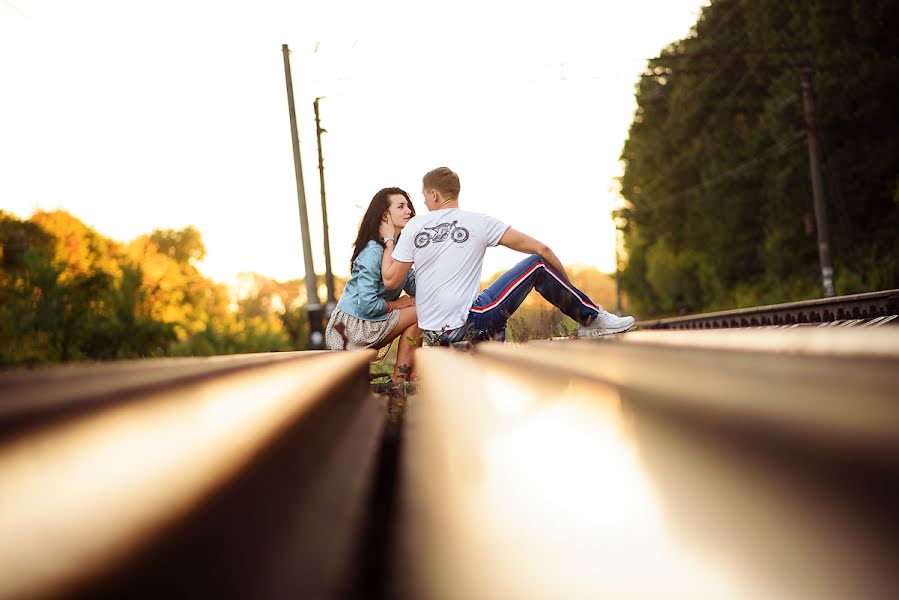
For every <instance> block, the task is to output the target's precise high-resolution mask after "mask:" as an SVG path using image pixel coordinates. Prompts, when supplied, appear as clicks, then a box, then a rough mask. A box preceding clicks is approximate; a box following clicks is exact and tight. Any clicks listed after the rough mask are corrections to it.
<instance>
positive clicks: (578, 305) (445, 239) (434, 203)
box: [381, 167, 634, 346]
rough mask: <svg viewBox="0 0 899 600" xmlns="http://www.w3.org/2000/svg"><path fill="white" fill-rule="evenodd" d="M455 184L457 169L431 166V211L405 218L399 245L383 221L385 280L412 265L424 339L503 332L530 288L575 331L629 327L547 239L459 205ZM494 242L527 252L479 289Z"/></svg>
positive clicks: (425, 183)
mask: <svg viewBox="0 0 899 600" xmlns="http://www.w3.org/2000/svg"><path fill="white" fill-rule="evenodd" d="M459 191H460V184H459V176H458V175H456V174H455V173H454V172H453V171H451V170H450V169H448V168H446V167H440V168H438V169H434V170H433V171H430V172H429V173H427V174H426V175H425V176H424V178H423V179H422V194H423V195H424V202H425V206H426V207H427V208H428V210H429V211H430V212H429V213H428V214H423V215H418V216H415V217H413V218H412V219H411V220H410V221H409V222H408V223H406V226H405V228H404V229H403V233H402V236H401V237H400V241H399V244H397V245H396V247H394V243H395V242H394V239H393V234H392V232H393V225H392V223H389V216H388V222H386V223H384V224H383V227H382V236H383V237H384V242H385V246H386V250H385V251H384V256H383V258H382V260H381V276H382V278H383V279H384V285H385V286H386V287H387V288H388V289H393V288H396V287H397V286H399V284H400V283H402V282H403V281H404V278H405V277H406V274H407V273H408V272H409V269H410V267H411V266H412V264H413V263H414V264H415V279H416V287H417V294H418V296H417V299H416V308H417V311H418V324H419V327H420V328H421V329H422V331H423V332H424V339H425V342H426V343H427V344H428V345H440V346H445V345H449V344H451V343H453V342H459V341H463V340H469V341H481V340H488V339H493V340H502V339H505V331H506V322H507V321H508V319H509V317H510V316H511V315H512V313H514V312H515V310H516V309H517V308H518V307H519V306H520V305H521V303H522V302H523V301H524V299H525V297H526V296H527V295H528V293H529V292H530V291H531V290H532V289H536V290H537V291H538V292H539V293H540V294H541V295H542V296H543V297H544V298H546V299H547V300H548V301H549V302H551V303H552V304H554V305H555V306H557V307H558V308H559V310H561V311H562V312H563V313H565V314H566V315H568V316H569V317H571V318H572V319H574V320H575V321H577V322H578V323H580V324H581V325H582V327H580V328H579V329H578V335H580V336H593V335H606V334H611V333H621V332H624V331H627V330H628V329H630V328H631V327H633V326H634V318H633V317H618V316H616V315H613V314H611V313H608V312H606V311H605V310H603V309H602V307H600V306H598V305H596V304H594V303H593V302H592V301H591V300H590V299H589V298H588V297H587V295H586V294H584V293H583V292H581V291H580V290H578V289H577V288H575V287H574V286H573V285H572V284H571V282H570V281H569V280H568V275H567V274H566V273H565V267H563V266H562V263H561V261H559V258H558V257H557V256H556V255H555V253H554V252H553V251H552V250H550V249H549V247H548V246H546V245H545V244H542V243H540V242H538V241H537V240H535V239H534V238H532V237H530V236H527V235H525V234H523V233H521V232H520V231H516V230H515V229H512V228H511V227H509V226H508V225H506V224H505V223H503V222H502V221H499V220H498V219H494V218H493V217H489V216H487V215H483V214H480V213H474V212H469V211H466V210H462V209H461V208H459ZM497 244H499V245H502V246H506V247H507V248H511V249H513V250H517V251H519V252H524V253H526V254H530V255H531V256H530V257H528V258H526V259H524V260H523V261H521V262H520V263H518V264H517V265H515V266H514V267H512V268H511V269H510V270H509V271H508V272H506V273H505V274H503V275H502V276H501V277H499V279H497V280H496V281H495V282H493V283H492V284H491V285H490V287H488V288H487V289H486V290H485V291H484V292H482V293H481V294H478V288H479V286H480V279H481V267H482V265H483V262H484V252H485V251H486V249H487V247H489V246H496V245H497Z"/></svg>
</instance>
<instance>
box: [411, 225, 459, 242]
mask: <svg viewBox="0 0 899 600" xmlns="http://www.w3.org/2000/svg"><path fill="white" fill-rule="evenodd" d="M456 223H458V221H453V222H452V223H440V224H438V225H435V226H434V227H425V231H420V232H418V234H416V236H415V239H414V240H413V241H414V242H415V247H416V248H424V247H425V246H427V245H428V244H430V243H431V242H434V243H435V244H439V243H440V242H443V241H446V238H447V237H449V238H451V239H452V240H453V241H454V242H456V243H457V244H464V243H465V242H466V241H467V240H468V230H467V229H465V228H464V227H461V226H457V225H456ZM428 232H432V233H428Z"/></svg>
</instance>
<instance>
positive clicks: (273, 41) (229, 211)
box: [0, 0, 707, 283]
mask: <svg viewBox="0 0 899 600" xmlns="http://www.w3.org/2000/svg"><path fill="white" fill-rule="evenodd" d="M705 4H707V1H705V0H627V1H625V0H619V1H616V2H611V1H605V0H593V1H589V0H584V1H581V0H556V2H553V3H551V4H550V3H546V2H541V3H537V2H529V1H522V0H518V1H515V2H511V1H505V0H478V1H470V0H456V1H454V2H444V3H437V2H430V1H423V0H399V1H396V0H394V1H382V2H377V3H375V2H365V1H361V0H360V1H355V0H354V1H342V2H341V1H331V2H328V1H318V2H312V1H310V0H294V1H292V2H290V1H282V0H259V1H257V2H252V3H251V2H246V1H244V2H232V1H229V0H209V1H207V0H178V1H172V0H154V1H153V2H145V1H127V2H126V1H122V0H79V1H78V2H71V1H67V0H0V209H2V210H5V211H9V212H12V213H13V214H15V215H17V216H19V217H20V218H25V217H28V216H30V215H31V214H32V213H33V212H34V211H35V210H53V209H57V208H61V209H65V210H68V211H69V212H71V213H73V214H74V215H75V216H76V217H78V218H79V219H81V220H82V221H84V222H85V223H86V224H88V225H89V226H91V227H93V228H95V229H96V230H98V231H99V232H100V233H101V234H103V235H105V236H107V237H111V238H113V239H117V240H120V241H127V240H130V239H133V238H135V237H137V236H139V235H141V234H144V233H150V232H151V231H152V230H153V229H157V228H159V229H180V228H182V227H186V226H188V225H193V226H195V227H196V228H197V229H199V230H200V232H201V233H202V236H203V240H204V243H205V245H206V250H207V256H206V258H205V260H204V261H203V262H202V263H201V265H200V268H201V270H202V271H203V272H204V273H205V274H206V275H207V276H210V277H212V278H213V279H215V280H217V281H220V282H223V283H232V282H233V281H234V280H235V278H236V275H237V273H240V272H248V271H254V272H257V273H260V274H262V275H265V276H268V277H272V278H275V279H279V280H282V281H284V280H288V279H293V278H298V277H302V276H303V272H304V263H303V254H302V244H301V237H300V224H299V216H298V215H299V213H298V206H297V191H296V183H295V175H294V166H293V153H292V149H291V135H290V123H289V115H288V109H287V94H286V86H285V77H284V63H283V56H282V52H281V45H282V44H288V46H289V47H290V50H291V55H290V61H291V71H292V76H293V82H294V94H295V99H296V107H297V120H298V127H299V136H300V148H301V155H302V165H303V176H304V181H305V193H306V199H307V205H308V215H309V223H310V228H311V230H312V231H311V238H312V247H313V262H314V264H315V269H316V271H317V272H319V273H322V272H324V254H323V251H322V250H321V249H322V248H323V242H322V237H323V235H322V218H321V199H320V188H319V174H318V152H317V145H316V135H315V120H314V114H313V109H312V102H313V100H314V99H315V98H316V97H321V98H322V99H321V100H320V110H321V118H322V127H323V128H324V129H326V130H327V132H326V133H325V134H323V138H322V145H323V155H324V165H325V188H326V192H327V210H328V220H329V233H330V241H331V255H332V265H333V270H334V272H335V273H337V274H338V275H341V276H347V275H348V273H349V259H350V256H351V252H352V248H351V244H352V242H353V240H354V239H355V234H356V231H357V228H358V224H359V220H360V219H361V217H362V213H363V211H364V209H365V207H367V205H368V203H369V202H370V200H371V198H372V196H373V195H374V194H375V192H377V191H378V190H379V189H381V188H383V187H390V186H398V187H401V188H403V189H405V190H406V191H408V192H409V193H410V195H411V197H412V201H413V203H414V204H415V205H416V208H417V209H418V210H421V211H424V210H426V209H425V208H424V206H423V203H422V200H421V177H422V175H423V174H424V173H425V172H427V171H429V170H430V169H432V168H435V167H438V166H448V167H450V168H452V169H453V170H454V171H456V172H457V173H458V174H459V176H460V179H461V183H462V192H461V194H460V198H459V200H460V205H461V207H462V208H466V209H468V210H473V211H478V212H484V213H487V214H490V215H492V216H495V217H497V218H499V219H501V220H503V221H505V222H507V223H508V224H510V225H511V226H513V227H515V228H516V229H519V230H521V231H524V232H525V233H527V234H529V235H531V236H533V237H535V238H537V239H539V240H540V241H542V242H544V243H546V244H548V245H549V246H550V247H551V248H552V249H553V250H554V251H555V253H556V254H557V255H558V256H559V257H560V258H561V260H562V262H563V263H565V264H569V265H570V264H579V265H588V266H594V267H596V268H598V269H600V270H602V271H606V272H609V271H613V270H614V256H615V229H614V225H613V223H612V220H611V217H610V213H611V211H612V210H613V209H614V208H615V207H616V206H617V205H618V203H619V202H620V198H619V196H618V193H617V183H616V178H617V177H618V176H620V175H621V172H622V167H621V164H620V161H619V156H620V154H621V149H622V146H623V144H624V140H625V139H626V138H627V131H628V127H629V126H630V123H631V121H632V117H633V113H634V110H635V108H636V104H635V100H634V89H635V85H636V83H637V81H638V79H639V75H640V73H641V72H642V71H643V69H644V68H645V66H646V59H648V58H651V57H653V56H656V55H658V53H659V51H660V50H661V49H662V48H663V47H665V46H666V45H668V44H669V43H671V42H672V41H674V40H677V39H680V38H683V37H686V36H687V35H689V32H690V28H691V26H692V25H693V24H694V23H695V22H696V19H697V17H698V15H699V12H700V10H701V7H702V6H703V5H705ZM519 258H521V257H520V255H517V253H515V252H513V251H511V250H507V249H503V248H500V249H495V250H490V251H488V254H487V258H486V259H485V266H484V275H485V277H486V276H488V275H490V274H492V273H494V272H496V271H499V270H502V269H505V268H508V267H509V266H511V265H512V264H514V263H515V262H517V260H518V259H519Z"/></svg>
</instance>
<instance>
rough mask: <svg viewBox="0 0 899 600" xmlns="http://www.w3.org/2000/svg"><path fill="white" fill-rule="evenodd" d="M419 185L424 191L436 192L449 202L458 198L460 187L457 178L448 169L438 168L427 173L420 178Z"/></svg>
mask: <svg viewBox="0 0 899 600" xmlns="http://www.w3.org/2000/svg"><path fill="white" fill-rule="evenodd" d="M421 184H422V186H424V188H425V189H426V190H430V189H434V190H437V191H438V192H440V193H441V194H442V195H443V196H444V197H446V198H447V199H451V200H457V199H458V198H459V191H460V190H461V187H462V186H461V185H460V184H459V176H458V175H456V174H455V173H454V172H453V171H452V169H450V168H448V167H438V168H436V169H434V170H433V171H428V172H427V173H425V176H424V177H422V178H421Z"/></svg>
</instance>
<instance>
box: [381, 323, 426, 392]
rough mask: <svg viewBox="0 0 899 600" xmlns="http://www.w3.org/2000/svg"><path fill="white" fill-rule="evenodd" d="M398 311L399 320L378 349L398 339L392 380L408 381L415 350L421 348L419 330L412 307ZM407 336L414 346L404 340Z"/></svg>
mask: <svg viewBox="0 0 899 600" xmlns="http://www.w3.org/2000/svg"><path fill="white" fill-rule="evenodd" d="M399 310H400V320H399V321H398V322H397V324H396V327H394V328H393V330H392V331H391V332H390V333H388V334H387V337H385V338H384V340H383V341H382V342H381V343H380V344H379V345H378V347H379V348H382V347H384V346H386V345H388V344H390V343H391V342H393V340H395V339H396V338H397V337H399V338H400V341H399V343H398V344H397V350H396V366H395V367H394V369H393V377H392V379H393V380H394V381H408V380H409V376H410V375H411V373H412V366H413V356H414V353H415V348H416V347H418V346H421V330H420V329H419V328H418V315H417V314H416V312H415V307H414V306H408V307H406V308H401V309H399ZM407 336H408V337H409V338H412V339H413V340H415V344H414V345H413V344H412V342H410V341H409V340H408V339H406V337H407Z"/></svg>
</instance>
